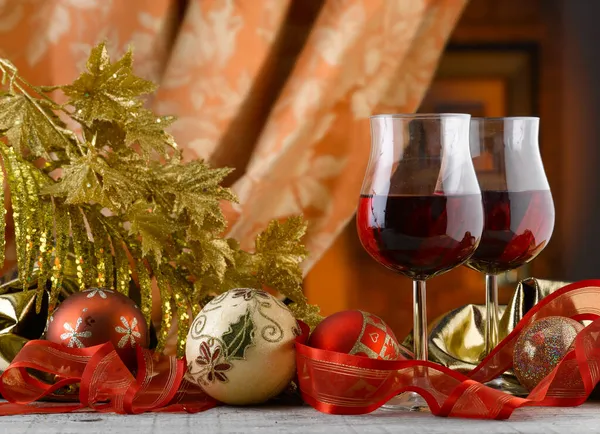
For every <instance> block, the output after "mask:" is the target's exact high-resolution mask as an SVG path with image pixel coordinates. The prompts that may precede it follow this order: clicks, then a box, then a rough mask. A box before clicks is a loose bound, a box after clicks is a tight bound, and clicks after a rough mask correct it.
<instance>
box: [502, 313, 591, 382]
mask: <svg viewBox="0 0 600 434" xmlns="http://www.w3.org/2000/svg"><path fill="white" fill-rule="evenodd" d="M583 328H584V327H583V325H582V324H580V323H578V322H577V321H575V320H572V319H571V318H567V317H562V316H550V317H547V318H543V319H540V320H538V321H535V322H534V323H532V324H530V325H529V326H528V327H526V328H525V329H524V330H523V331H522V332H521V335H520V336H519V339H518V340H517V343H516V344H515V348H514V353H513V354H514V355H513V368H514V371H515V374H516V376H517V378H518V379H519V382H520V383H521V384H522V385H523V386H524V387H525V388H527V389H528V390H529V391H531V390H533V389H534V388H535V386H537V385H538V383H539V382H540V381H541V380H542V379H543V378H545V377H546V376H547V375H548V374H549V373H550V372H552V370H553V369H554V368H555V367H556V365H558V363H559V362H560V361H561V360H562V358H563V357H564V356H565V354H567V353H568V352H569V351H570V350H571V349H572V348H573V341H574V340H575V337H576V336H577V333H579V332H580V331H581V330H583Z"/></svg>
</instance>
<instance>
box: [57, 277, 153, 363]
mask: <svg viewBox="0 0 600 434" xmlns="http://www.w3.org/2000/svg"><path fill="white" fill-rule="evenodd" d="M46 339H47V340H49V341H52V342H55V343H59V344H63V345H65V346H67V347H77V348H85V347H93V346H94V345H100V344H104V343H106V342H112V344H113V345H114V347H115V349H116V350H117V353H118V354H119V356H120V357H121V359H122V360H123V362H124V363H125V365H127V367H129V368H132V367H135V363H136V352H135V347H136V346H137V345H141V346H143V347H147V346H148V340H149V336H148V327H147V325H146V320H145V319H144V316H143V315H142V312H141V311H140V309H139V308H138V307H137V306H136V305H135V303H134V302H133V300H131V299H130V298H129V297H126V296H125V295H123V294H119V293H118V292H114V291H112V290H109V289H105V288H89V289H87V290H84V291H82V292H77V293H75V294H72V295H71V296H69V297H68V298H67V299H66V300H65V301H64V302H62V303H61V305H60V306H59V308H58V309H57V310H56V311H55V312H54V314H53V315H52V316H51V317H50V318H49V319H48V327H47V330H46Z"/></svg>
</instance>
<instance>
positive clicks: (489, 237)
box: [467, 117, 554, 393]
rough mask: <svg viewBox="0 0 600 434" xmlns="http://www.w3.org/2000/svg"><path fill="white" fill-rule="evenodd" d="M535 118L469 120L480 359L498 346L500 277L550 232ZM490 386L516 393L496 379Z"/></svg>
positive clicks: (539, 247)
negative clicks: (481, 302)
mask: <svg viewBox="0 0 600 434" xmlns="http://www.w3.org/2000/svg"><path fill="white" fill-rule="evenodd" d="M538 131H539V118H536V117H508V118H473V119H471V126H470V146H471V155H472V157H473V165H474V167H475V171H476V173H477V178H478V180H479V186H480V188H481V193H482V198H483V207H484V215H485V223H484V229H483V235H482V237H481V242H480V244H479V247H478V248H477V250H476V251H475V254H474V255H473V256H472V257H471V259H470V260H469V261H468V262H467V266H468V267H470V268H472V269H474V270H477V271H479V272H481V273H485V275H486V276H485V287H486V299H485V303H486V320H485V332H484V337H485V338H484V339H485V346H484V353H483V354H482V358H483V357H485V356H486V355H488V354H489V353H490V352H491V351H492V349H494V347H495V346H496V345H498V340H499V336H498V321H499V318H498V282H497V276H498V275H499V274H500V273H504V272H506V271H510V270H514V269H516V268H519V267H520V266H522V265H524V264H526V263H528V262H530V261H531V260H533V259H534V258H535V257H536V256H537V255H538V254H539V253H540V252H541V251H542V250H543V249H544V247H546V245H547V244H548V241H549V240H550V237H551V235H552V231H553V229H554V203H553V201H552V194H551V193H550V186H549V185H548V180H547V179H546V174H545V172H544V166H543V164H542V158H541V155H540V150H539V144H538ZM488 386H491V387H495V388H499V389H503V390H505V391H506V392H512V393H519V392H521V391H520V390H519V388H517V387H514V386H513V385H511V384H509V383H506V382H503V381H502V380H501V379H496V380H494V381H492V382H490V383H488Z"/></svg>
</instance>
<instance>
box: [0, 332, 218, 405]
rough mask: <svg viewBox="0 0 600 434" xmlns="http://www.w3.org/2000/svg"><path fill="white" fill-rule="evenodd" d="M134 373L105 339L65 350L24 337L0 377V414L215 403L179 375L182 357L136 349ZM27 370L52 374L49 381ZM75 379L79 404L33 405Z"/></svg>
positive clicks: (60, 346)
mask: <svg viewBox="0 0 600 434" xmlns="http://www.w3.org/2000/svg"><path fill="white" fill-rule="evenodd" d="M137 362H138V363H137V366H138V370H137V376H136V377H134V376H133V375H132V374H131V372H130V371H129V369H127V367H126V366H125V365H124V364H123V362H122V361H121V359H120V357H119V356H118V355H117V353H116V351H115V349H114V347H113V345H112V344H111V343H107V344H103V345H98V346H95V347H90V348H66V347H64V346H62V345H59V344H55V343H53V342H48V341H30V342H28V343H27V344H26V345H25V346H24V347H23V349H22V350H21V351H20V352H19V353H18V354H17V356H16V357H15V359H14V360H13V362H12V363H11V364H10V366H9V367H8V368H7V369H6V371H4V373H3V374H2V376H1V377H0V393H1V394H2V396H3V397H4V398H5V399H6V400H7V401H9V402H8V403H5V404H0V415H3V416H6V415H13V414H27V413H68V412H73V411H77V410H83V409H88V410H95V411H100V412H115V413H122V414H137V413H143V412H156V411H162V412H174V411H187V412H189V413H195V412H199V411H203V410H207V409H209V408H212V407H214V406H215V405H217V402H216V401H215V400H213V399H212V398H210V397H209V396H208V395H206V393H204V392H203V391H202V389H200V387H198V386H196V385H195V384H193V383H191V382H189V381H187V380H186V379H185V378H184V374H185V371H186V365H185V361H183V360H177V359H176V358H175V357H168V356H164V355H159V354H156V353H153V352H152V351H149V350H146V349H143V348H141V347H138V349H137ZM31 370H35V371H38V372H43V373H45V374H50V375H52V376H56V378H58V380H57V381H56V382H55V383H52V384H49V383H44V382H43V381H40V380H39V379H38V378H36V377H34V376H33V375H31V373H30V372H31ZM76 383H79V385H80V387H79V402H78V403H68V404H58V405H57V404H54V403H47V402H45V403H39V402H37V401H38V400H40V399H42V398H45V397H49V396H52V394H53V393H54V392H55V391H57V390H59V389H61V388H63V387H65V386H68V385H70V384H76Z"/></svg>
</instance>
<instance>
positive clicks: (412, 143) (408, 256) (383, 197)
mask: <svg viewBox="0 0 600 434" xmlns="http://www.w3.org/2000/svg"><path fill="white" fill-rule="evenodd" d="M469 120H470V116H469V115H466V114H457V113H434V114H426V113H422V114H390V115H376V116H372V117H371V122H370V123H371V155H370V157H369V164H368V166H367V169H366V171H365V176H364V180H363V186H362V189H361V196H360V198H359V203H358V211H357V217H356V221H357V230H358V235H359V237H360V240H361V243H362V245H363V246H364V248H365V250H366V251H367V252H368V253H369V254H370V255H371V256H372V257H373V258H374V259H375V260H376V261H377V262H379V263H380V264H382V265H383V266H385V267H387V268H389V269H390V270H393V271H395V272H397V273H399V274H402V275H404V276H407V277H409V278H411V279H412V281H413V349H414V358H415V360H427V353H428V351H427V309H426V306H427V303H426V281H427V280H428V279H429V278H431V277H434V276H437V275H439V274H441V273H444V272H446V271H449V270H451V269H452V268H455V267H457V266H459V265H461V264H463V263H464V262H465V261H466V260H467V259H468V258H469V257H470V256H471V255H472V254H473V252H474V251H475V249H476V248H477V245H478V243H479V240H480V238H481V233H482V231H483V206H482V202H481V189H480V188H479V183H478V181H477V176H476V174H475V169H474V166H473V162H472V159H471V154H470V150H469ZM427 378H428V371H427V369H422V367H419V366H415V368H414V371H413V376H412V378H411V382H412V385H414V386H416V387H424V385H425V384H426V383H427V381H428V380H427ZM384 408H388V409H403V410H424V409H426V408H427V404H426V403H425V401H424V400H423V398H421V397H420V396H419V395H417V394H416V393H414V392H405V393H403V394H401V395H400V396H397V397H395V398H392V399H391V400H390V401H389V402H388V403H386V404H385V405H384Z"/></svg>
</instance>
